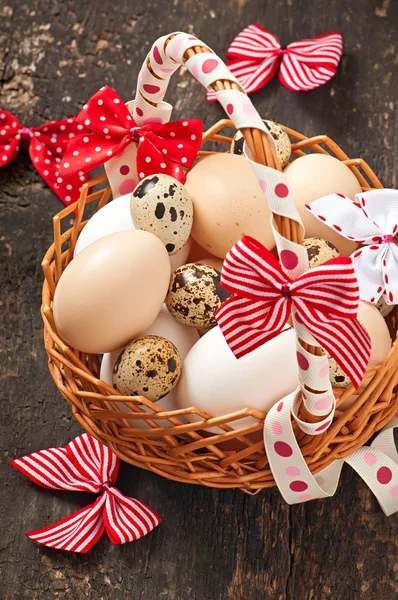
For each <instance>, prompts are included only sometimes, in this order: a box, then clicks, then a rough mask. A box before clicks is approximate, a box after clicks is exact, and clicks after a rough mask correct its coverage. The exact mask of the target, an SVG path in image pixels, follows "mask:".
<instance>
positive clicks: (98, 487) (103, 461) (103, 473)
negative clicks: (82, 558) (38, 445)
mask: <svg viewBox="0 0 398 600" xmlns="http://www.w3.org/2000/svg"><path fill="white" fill-rule="evenodd" d="M10 464H11V465H12V466H13V467H15V468H16V469H18V471H20V472H21V473H23V474H24V475H26V477H29V479H31V480H32V481H34V482H35V483H37V484H38V485H40V486H42V487H45V488H49V489H52V490H75V491H80V492H92V493H93V494H99V493H101V496H99V497H98V498H97V500H96V501H95V502H94V503H93V504H90V505H89V506H87V507H85V508H82V509H81V510H78V511H77V512H75V513H73V514H72V515H70V516H69V517H66V518H65V519H62V520H61V521H58V523H54V525H49V526H48V527H44V528H43V529H39V530H37V531H30V532H28V533H26V534H25V535H26V536H27V537H29V538H30V539H32V540H35V541H36V542H39V543H40V544H43V545H44V546H49V547H50V548H56V549H58V550H69V551H71V552H80V553H82V554H85V553H86V552H88V550H90V548H92V546H94V544H95V543H96V542H97V541H98V540H99V538H100V537H101V535H102V534H103V532H104V531H105V530H106V532H107V534H108V536H109V538H110V540H111V542H113V543H114V544H125V543H126V542H132V541H133V540H138V539H139V538H140V537H143V536H144V535H146V534H147V533H149V532H150V531H152V529H154V528H155V527H156V526H157V525H159V523H160V522H161V519H160V517H159V515H157V514H156V512H155V511H153V510H152V509H151V508H149V507H148V506H146V505H145V504H143V503H142V502H139V501H138V500H134V499H133V498H128V497H127V496H124V494H122V493H121V492H120V491H119V490H118V489H117V488H116V487H115V486H114V483H115V481H116V478H117V475H118V471H119V466H120V460H119V458H118V457H117V456H116V455H115V454H114V453H113V452H111V450H109V448H107V447H106V446H103V445H102V444H100V443H99V442H98V441H97V440H95V439H94V438H93V437H92V436H91V435H89V434H88V433H84V434H83V435H80V436H79V437H77V438H75V439H74V440H73V441H72V442H70V444H68V445H67V446H65V447H63V448H48V449H47V450H41V451H40V452H34V453H33V454H29V455H28V456H23V457H22V458H17V459H16V460H13V461H11V462H10Z"/></svg>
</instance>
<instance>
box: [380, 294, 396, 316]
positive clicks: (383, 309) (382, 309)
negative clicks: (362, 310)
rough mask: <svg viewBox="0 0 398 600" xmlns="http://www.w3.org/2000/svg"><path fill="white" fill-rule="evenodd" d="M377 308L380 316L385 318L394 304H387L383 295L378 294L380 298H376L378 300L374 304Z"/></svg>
mask: <svg viewBox="0 0 398 600" xmlns="http://www.w3.org/2000/svg"><path fill="white" fill-rule="evenodd" d="M375 306H376V308H377V310H378V311H379V313H380V314H381V316H382V317H384V318H386V317H387V316H388V315H389V314H390V312H392V311H393V310H394V306H395V305H394V304H387V302H386V301H385V300H384V297H383V296H380V298H379V299H378V301H377V302H376V304H375Z"/></svg>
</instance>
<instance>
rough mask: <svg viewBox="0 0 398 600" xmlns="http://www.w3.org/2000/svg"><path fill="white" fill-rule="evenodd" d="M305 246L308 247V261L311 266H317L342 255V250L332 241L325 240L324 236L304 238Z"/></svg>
mask: <svg viewBox="0 0 398 600" xmlns="http://www.w3.org/2000/svg"><path fill="white" fill-rule="evenodd" d="M303 246H304V248H307V254H308V262H309V263H310V267H311V268H313V267H317V266H318V265H321V264H322V263H324V262H326V261H327V260H330V259H331V258H337V257H338V256H340V252H339V251H338V250H337V248H336V246H334V245H333V244H332V242H328V241H327V240H323V239H322V238H317V237H310V238H305V239H304V240H303Z"/></svg>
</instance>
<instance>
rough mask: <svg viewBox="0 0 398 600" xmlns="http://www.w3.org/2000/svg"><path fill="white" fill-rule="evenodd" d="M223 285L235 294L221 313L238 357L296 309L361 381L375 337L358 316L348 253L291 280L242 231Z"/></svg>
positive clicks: (346, 369) (226, 334)
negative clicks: (372, 338) (371, 337)
mask: <svg viewBox="0 0 398 600" xmlns="http://www.w3.org/2000/svg"><path fill="white" fill-rule="evenodd" d="M221 285H222V286H223V287H224V288H225V289H227V290H228V291H230V292H232V293H233V294H236V295H235V296H233V297H232V298H229V299H228V300H226V301H225V302H224V303H223V304H222V305H221V307H220V308H219V309H218V311H217V312H216V319H217V322H218V324H219V326H220V329H221V331H222V333H223V335H224V337H225V339H226V341H227V344H228V345H229V347H230V348H231V350H232V352H233V353H234V354H235V356H236V357H237V358H240V357H241V356H244V355H245V354H247V353H249V352H252V351H253V350H255V349H256V348H258V347H259V346H261V345H262V344H265V343H266V342H267V341H268V340H270V339H272V338H273V337H275V336H277V335H278V334H279V333H280V332H281V331H282V329H283V327H284V326H285V325H286V323H287V321H288V318H289V315H290V313H291V312H292V314H293V318H294V320H295V321H296V322H298V323H303V324H304V325H305V326H306V327H307V329H308V330H309V331H310V332H311V334H312V335H313V336H314V338H315V339H316V340H317V341H318V342H319V343H320V344H321V345H322V347H323V348H325V350H326V351H327V352H328V353H329V354H331V355H332V356H333V358H334V359H335V360H336V361H337V363H338V364H339V365H340V367H341V368H342V369H343V371H344V372H345V373H347V375H348V376H349V377H350V379H351V381H352V382H353V384H354V385H355V386H356V387H359V385H360V383H361V381H362V379H363V376H364V374H365V371H366V367H367V365H368V362H369V357H370V350H371V341H370V338H369V335H368V333H367V332H366V330H365V329H364V327H363V326H362V325H361V324H360V323H359V321H358V320H357V318H356V316H357V312H358V304H359V287H358V282H357V279H356V276H355V271H354V268H353V265H352V260H351V259H350V258H349V257H346V256H342V257H339V258H334V259H332V260H329V261H327V262H325V263H323V264H322V265H320V266H318V267H315V268H313V269H309V270H308V271H306V272H305V273H303V274H302V275H300V276H299V277H298V278H297V279H296V280H295V281H292V280H291V279H290V278H289V277H288V276H287V275H286V274H285V273H284V272H283V271H282V268H281V266H280V265H279V263H278V261H277V260H276V258H275V257H274V256H273V255H272V254H271V252H270V251H269V250H267V249H266V248H264V246H262V244H260V243H259V242H258V241H257V240H255V239H253V238H251V237H249V236H243V238H242V239H241V240H240V241H239V242H238V243H237V244H235V246H233V248H231V250H230V251H229V253H228V254H227V257H226V259H225V261H224V264H223V268H222V272H221Z"/></svg>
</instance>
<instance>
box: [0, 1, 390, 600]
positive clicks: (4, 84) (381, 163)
mask: <svg viewBox="0 0 398 600" xmlns="http://www.w3.org/2000/svg"><path fill="white" fill-rule="evenodd" d="M397 17H398V6H397V3H396V2H394V1H393V0H391V1H390V0H363V1H362V2H357V1H353V0H345V1H343V0H313V1H312V2H308V1H307V0H295V1H293V0H286V1H284V0H274V1H269V2H265V1H263V2H260V1H255V0H252V1H248V0H229V1H221V0H217V1H215V0H174V1H173V2H168V1H165V0H163V1H161V0H158V1H155V0H146V1H144V0H143V1H141V2H137V1H132V0H101V1H98V2H91V1H90V2H88V1H87V2H82V1H79V0H64V1H61V0H59V1H57V0H42V1H38V0H31V1H26V0H25V1H24V0H3V1H2V2H1V3H0V106H1V107H3V108H5V109H7V110H9V111H11V112H13V113H14V114H15V115H16V116H17V117H18V118H19V119H20V121H21V122H22V123H23V124H24V125H27V126H29V125H39V124H41V123H42V122H43V121H44V120H48V119H59V118H61V117H65V116H67V115H70V114H76V113H77V112H78V111H79V109H80V108H81V107H82V105H83V104H84V102H85V101H86V99H87V98H88V97H89V96H90V95H91V94H93V93H94V92H95V91H96V90H97V89H98V88H99V87H101V86H102V85H103V84H105V83H107V84H109V85H110V86H112V87H114V88H115V89H116V90H117V91H118V92H119V94H120V95H121V96H122V97H123V98H124V99H125V100H126V101H127V100H129V99H131V98H132V97H133V95H134V91H135V82H136V78H137V74H138V71H139V68H140V67H141V64H142V61H143V59H144V57H145V55H146V53H147V51H148V50H149V47H150V45H151V44H152V42H153V41H154V40H155V39H156V38H157V37H159V36H160V35H163V34H165V33H168V32H171V31H174V30H183V31H189V32H195V34H196V35H197V36H198V37H199V38H202V39H203V40H204V41H206V42H207V43H209V44H210V45H211V46H212V47H213V48H214V50H215V51H216V52H217V53H220V55H223V53H224V52H225V50H226V48H227V46H228V44H229V42H230V41H231V40H232V39H233V37H234V35H236V34H237V33H238V31H239V30H240V29H242V28H243V27H244V26H246V25H248V24H250V23H253V22H257V23H260V24H262V25H263V26H265V27H267V28H268V29H270V30H271V31H273V32H274V33H276V34H277V35H278V36H279V37H280V39H281V41H282V43H283V44H288V43H289V42H291V41H294V40H297V39H300V38H305V37H313V36H316V35H321V34H324V33H327V32H329V31H334V30H339V31H341V32H342V33H343V36H344V57H343V60H342V63H341V65H340V67H339V72H338V74H337V76H336V77H335V78H334V79H333V80H332V81H331V82H330V83H329V84H327V85H325V86H324V87H322V88H320V89H318V90H316V91H314V92H312V93H302V94H294V93H292V92H289V91H288V90H286V89H285V88H283V87H282V86H281V85H280V84H279V83H278V81H277V79H276V78H275V79H274V80H273V81H272V82H271V83H270V84H269V85H268V86H266V88H264V89H263V90H261V91H260V92H258V93H256V94H255V95H254V96H252V98H253V100H254V102H255V104H256V105H257V107H258V108H259V110H260V114H262V115H264V116H266V117H268V118H271V119H274V120H276V121H279V122H282V123H285V124H287V125H289V126H290V127H292V128H294V129H296V130H299V131H302V132H303V133H306V134H307V135H314V134H321V133H327V134H328V135H330V136H331V137H332V138H333V139H334V140H336V141H337V142H338V143H339V144H340V145H342V146H343V148H344V149H345V150H346V151H347V153H348V154H349V155H350V156H351V157H357V156H362V157H363V158H365V159H366V160H367V161H368V162H369V163H370V164H371V165H372V167H373V169H374V170H375V172H376V173H377V174H378V176H379V177H380V179H381V181H382V182H383V184H384V185H385V186H388V187H395V186H397V160H396V151H397V136H398V127H397V122H396V116H397V108H396V103H397V98H396V90H397V87H398V69H397V43H398V38H397V25H398V18H397ZM171 87H172V88H173V89H172V91H171V93H170V96H169V98H170V100H171V103H172V104H174V106H175V113H174V114H175V116H176V117H183V116H190V115H192V116H197V117H200V118H202V119H204V121H205V126H209V125H211V124H212V123H214V122H215V121H216V120H217V119H218V118H220V117H221V116H222V112H221V109H220V108H219V107H217V106H214V105H208V104H207V103H206V102H205V98H204V92H203V90H202V89H201V88H200V87H199V85H198V84H197V83H196V82H195V81H193V79H191V78H190V77H189V74H187V73H186V72H185V73H181V74H179V75H176V76H175V85H172V86H171ZM0 206H1V221H2V227H1V238H0V244H1V301H2V307H3V309H4V312H3V318H2V320H1V325H0V327H1V330H0V335H1V382H2V398H1V400H2V404H1V411H0V528H1V534H0V597H1V598H3V599H10V600H11V599H12V600H15V599H25V598H26V599H29V600H32V599H36V598H40V599H43V598H44V599H47V598H48V599H52V598H60V599H79V600H80V599H83V598H93V599H97V598H98V599H100V598H104V599H108V598H109V599H112V600H121V599H124V598H128V599H131V600H160V599H162V598H167V600H257V599H258V600H283V599H289V600H310V599H314V600H326V599H329V598H330V599H333V600H351V599H352V600H354V599H355V600H357V599H358V600H359V599H361V600H372V599H375V600H376V599H377V600H392V599H393V598H396V597H397V594H398V582H397V567H398V564H397V550H396V547H397V541H398V540H397V533H396V526H397V522H398V518H397V516H393V517H390V518H389V519H387V518H386V517H385V516H384V515H383V513H382V511H381V509H380V507H379V506H378V504H377V502H376V501H375V499H374V497H373V496H372V494H371V492H370V491H369V490H368V488H367V487H366V486H365V484H364V483H363V482H362V481H361V480H360V479H359V477H357V476H356V474H355V473H354V472H353V471H352V470H351V469H350V468H349V467H346V468H345V469H344V473H343V477H342V480H341V482H340V485H339V488H338V491H337V493H336V495H335V496H334V497H333V498H332V499H329V500H324V501H319V502H310V503H307V504H304V505H301V506H293V507H289V506H288V505H287V504H285V502H284V501H283V500H282V499H281V497H280V495H279V493H278V491H277V490H275V489H273V490H270V491H265V492H262V493H260V494H258V495H257V496H254V497H250V496H247V495H245V494H243V493H241V492H240V491H233V490H231V491H221V490H211V489H204V488H201V487H197V486H189V485H183V484H178V483H173V482H170V481H167V480H165V479H161V478H160V477H157V476H156V475H153V474H151V473H149V472H146V471H141V470H138V469H135V468H133V467H131V466H129V465H126V464H124V465H122V468H121V473H120V476H119V480H118V484H119V486H120V488H121V490H122V491H123V492H125V493H126V494H129V495H132V496H134V497H137V498H139V499H141V500H142V501H144V502H146V503H148V504H149V505H151V506H152V507H153V508H155V509H156V510H157V511H158V512H159V513H160V514H161V515H162V517H163V519H164V522H163V524H162V525H161V526H160V527H159V528H157V529H156V530H155V531H154V532H153V533H152V534H150V535H149V536H147V537H146V538H144V539H142V540H140V541H138V542H136V543H132V544H128V545H126V546H118V547H117V546H113V545H112V544H111V543H110V542H109V540H108V539H107V538H106V537H105V536H104V537H103V538H102V539H101V541H100V542H99V543H98V544H97V546H96V547H95V548H94V549H93V550H91V551H90V552H89V554H88V555H86V556H79V555H74V554H68V553H63V552H57V551H52V550H50V549H46V548H44V547H41V546H38V545H36V544H35V543H33V542H31V541H30V540H28V539H27V538H25V537H24V535H23V533H24V531H26V530H30V529H36V528H39V527H42V526H44V525H46V524H50V523H53V522H54V521H56V520H58V519H60V518H62V517H64V516H66V515H67V514H68V513H71V512H73V511H74V510H77V509H78V508H80V507H82V506H84V505H86V504H87V503H88V502H90V501H92V500H91V497H88V495H85V494H78V493H70V492H69V493H68V492H64V493H62V492H59V493H53V492H50V491H47V490H43V489H41V488H39V487H37V486H35V485H33V484H31V483H30V482H28V481H27V480H26V479H25V478H23V477H22V476H21V475H20V474H19V473H17V472H16V471H14V470H13V469H12V468H11V467H9V466H8V461H9V460H10V459H12V458H15V457H17V456H21V455H23V454H26V453H29V452H32V451H34V450H39V449H43V448H47V447H51V446H58V445H64V444H66V443H67V442H69V441H70V440H71V439H72V438H73V437H74V436H76V435H77V434H79V433H81V429H80V427H79V426H78V424H77V423H76V422H75V421H74V419H73V417H72V416H71V411H70V409H69V406H68V405H67V403H66V402H65V401H64V400H63V399H62V398H61V396H60V394H59V393H58V392H57V390H56V388H55V385H54V383H53V381H52V379H51V377H50V375H49V373H48V371H47V365H46V356H45V353H44V350H43V344H42V323H41V319H40V313H39V309H40V294H41V286H42V272H41V268H40V261H41V258H42V257H43V254H44V252H45V250H46V248H47V247H48V246H49V244H50V242H51V238H52V225H51V217H52V215H53V214H54V213H56V212H57V211H59V210H60V208H61V203H60V201H59V200H58V199H57V198H56V197H55V196H54V194H52V193H51V191H50V190H49V189H48V188H47V187H46V186H45V184H44V183H43V181H42V180H41V179H40V177H39V176H38V174H37V173H36V172H35V170H34V168H33V166H32V165H31V163H30V161H29V158H28V155H27V154H26V153H21V154H20V156H19V157H18V158H17V159H16V160H15V161H14V162H13V163H12V164H11V165H9V166H7V167H5V168H3V169H2V170H1V171H0Z"/></svg>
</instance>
